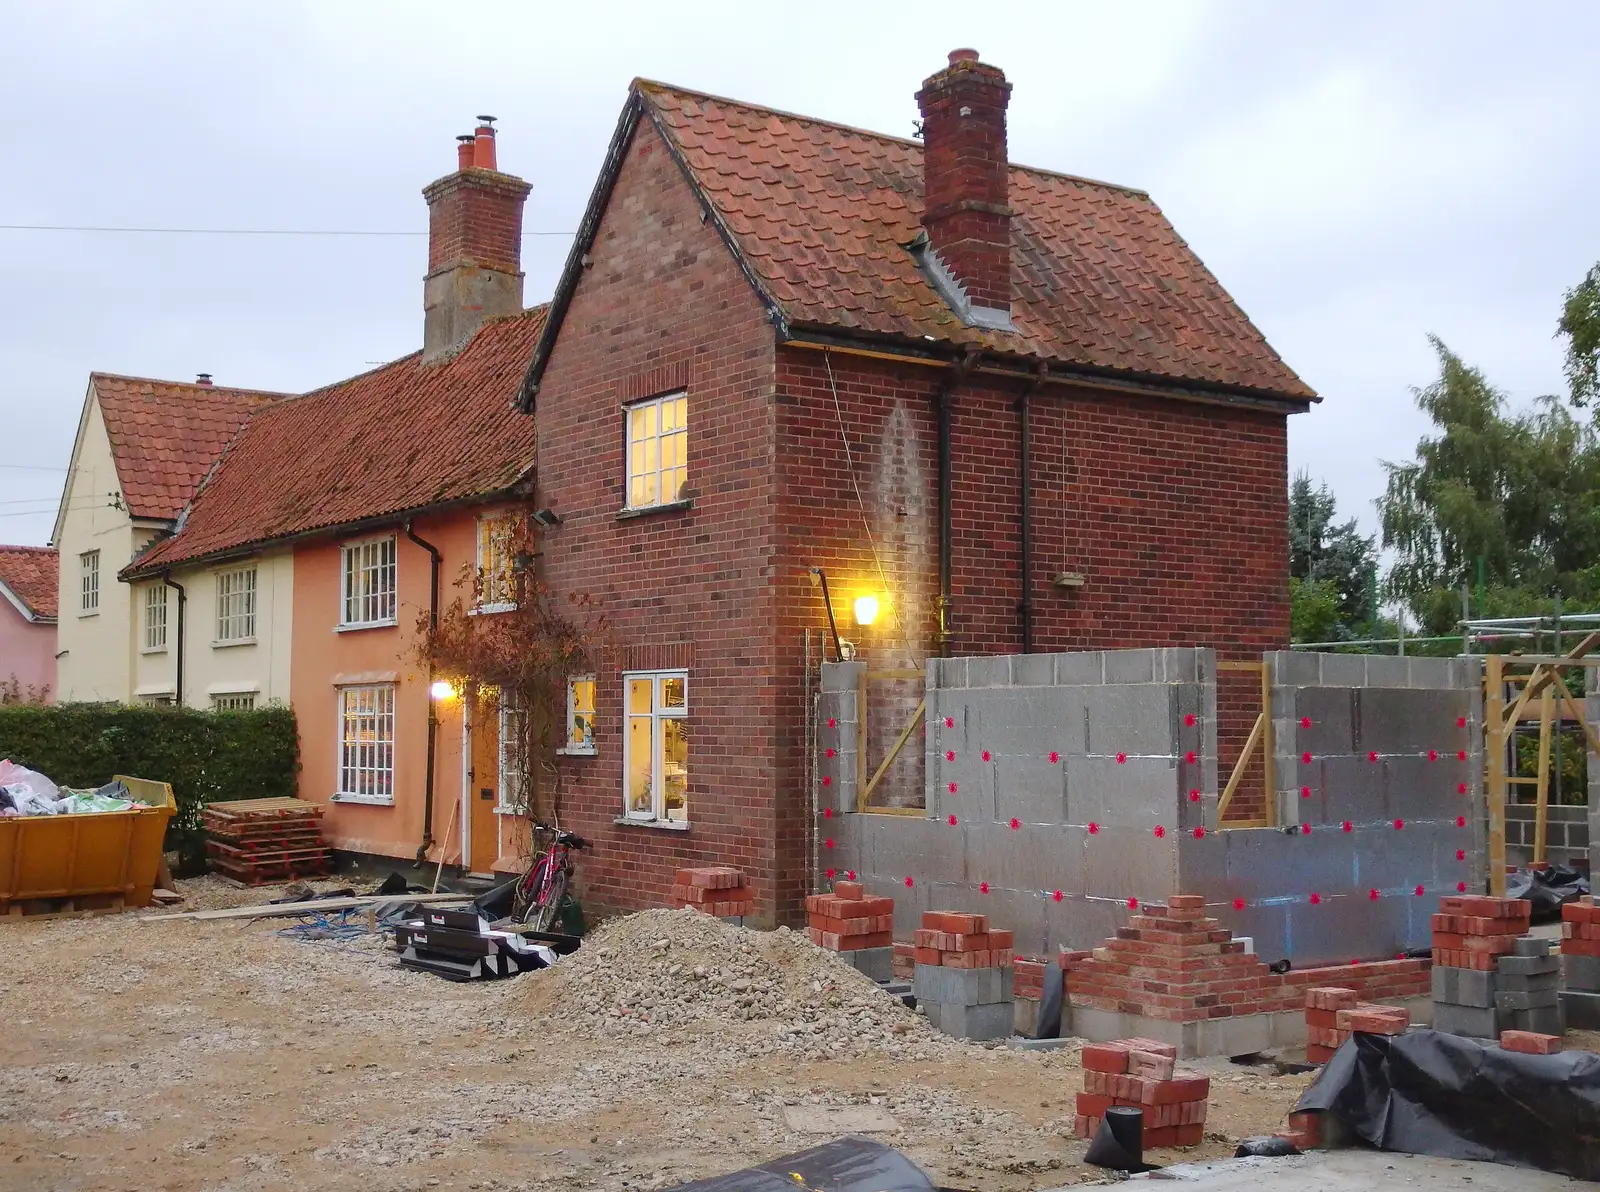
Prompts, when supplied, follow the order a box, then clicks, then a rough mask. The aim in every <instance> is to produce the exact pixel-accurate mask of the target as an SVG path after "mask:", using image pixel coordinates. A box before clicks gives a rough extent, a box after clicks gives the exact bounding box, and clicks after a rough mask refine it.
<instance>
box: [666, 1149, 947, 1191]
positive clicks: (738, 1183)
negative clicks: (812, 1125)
mask: <svg viewBox="0 0 1600 1192" xmlns="http://www.w3.org/2000/svg"><path fill="white" fill-rule="evenodd" d="M824 1190H825V1192H935V1190H934V1187H933V1184H932V1183H931V1182H930V1181H929V1179H928V1177H927V1176H925V1175H923V1174H922V1169H921V1168H920V1167H918V1166H917V1165H916V1164H915V1163H913V1162H912V1161H911V1160H910V1159H907V1158H906V1157H905V1156H904V1155H902V1154H901V1153H900V1152H899V1151H897V1150H895V1149H893V1148H892V1147H886V1146H884V1145H883V1144H882V1143H881V1142H873V1141H872V1139H870V1138H841V1139H839V1140H838V1141H836V1142H829V1143H824V1144H823V1145H822V1146H814V1147H812V1148H811V1149H810V1150H806V1151H799V1152H797V1153H796V1154H793V1155H785V1156H783V1157H782V1158H781V1159H774V1160H773V1161H772V1162H770V1163H763V1164H761V1165H760V1166H759V1167H746V1168H744V1169H742V1170H740V1171H733V1172H729V1173H728V1174H727V1175H719V1176H717V1177H715V1178H714V1179H709V1180H696V1181H695V1182H694V1183H692V1184H677V1185H675V1186H674V1187H673V1188H672V1189H671V1190H670V1192H824Z"/></svg>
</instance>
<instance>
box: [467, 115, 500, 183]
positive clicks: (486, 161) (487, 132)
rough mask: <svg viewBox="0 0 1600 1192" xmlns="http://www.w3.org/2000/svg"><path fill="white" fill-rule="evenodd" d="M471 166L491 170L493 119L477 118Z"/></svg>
mask: <svg viewBox="0 0 1600 1192" xmlns="http://www.w3.org/2000/svg"><path fill="white" fill-rule="evenodd" d="M472 164H473V165H474V166H476V167H477V168H478V169H480V170H493V169H495V168H496V166H495V162H494V117H493V116H479V117H478V127H477V129H476V130H475V132H474V140H473V150H472Z"/></svg>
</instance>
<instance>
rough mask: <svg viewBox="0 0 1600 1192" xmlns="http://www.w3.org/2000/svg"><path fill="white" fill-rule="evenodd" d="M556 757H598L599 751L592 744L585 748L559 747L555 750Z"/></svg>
mask: <svg viewBox="0 0 1600 1192" xmlns="http://www.w3.org/2000/svg"><path fill="white" fill-rule="evenodd" d="M556 756H557V757H599V756H600V751H599V750H598V749H596V748H594V747H593V746H590V747H589V748H587V749H569V748H565V747H563V748H561V749H558V750H556Z"/></svg>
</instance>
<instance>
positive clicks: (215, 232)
mask: <svg viewBox="0 0 1600 1192" xmlns="http://www.w3.org/2000/svg"><path fill="white" fill-rule="evenodd" d="M0 231H3V232H111V233H130V234H141V235H155V236H427V235H429V233H428V232H426V231H405V232H395V231H382V230H366V229H358V228H140V227H114V226H111V225H108V224H0ZM522 234H523V235H524V236H574V235H576V234H577V233H575V232H529V231H524V232H523V233H522Z"/></svg>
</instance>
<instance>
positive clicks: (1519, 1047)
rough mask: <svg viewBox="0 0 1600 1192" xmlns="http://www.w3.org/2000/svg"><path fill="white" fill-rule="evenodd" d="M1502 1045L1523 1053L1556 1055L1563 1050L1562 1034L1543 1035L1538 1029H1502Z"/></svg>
mask: <svg viewBox="0 0 1600 1192" xmlns="http://www.w3.org/2000/svg"><path fill="white" fill-rule="evenodd" d="M1500 1046H1501V1048H1503V1049H1504V1050H1506V1051H1520V1052H1521V1053H1522V1054H1523V1055H1554V1054H1555V1053H1556V1052H1558V1051H1560V1050H1561V1036H1560V1035H1541V1034H1539V1033H1538V1032H1537V1031H1501V1032H1500Z"/></svg>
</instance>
